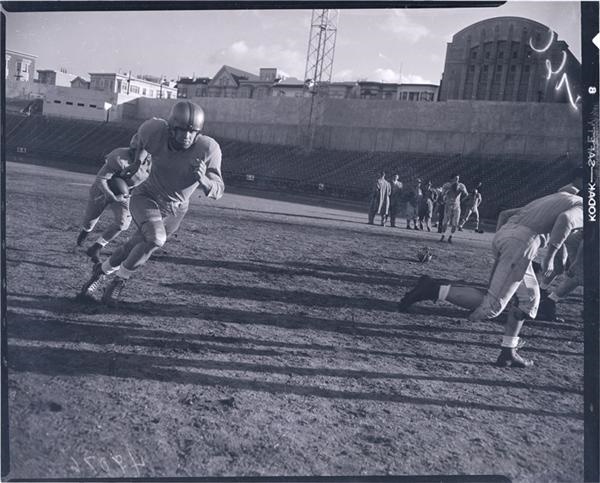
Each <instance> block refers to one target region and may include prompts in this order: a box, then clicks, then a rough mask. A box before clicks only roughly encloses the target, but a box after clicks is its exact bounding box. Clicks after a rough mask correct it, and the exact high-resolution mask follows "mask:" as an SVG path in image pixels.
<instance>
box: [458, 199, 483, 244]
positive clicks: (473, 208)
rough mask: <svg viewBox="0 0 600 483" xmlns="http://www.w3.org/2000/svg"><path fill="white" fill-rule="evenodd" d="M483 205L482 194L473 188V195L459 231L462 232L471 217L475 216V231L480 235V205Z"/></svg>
mask: <svg viewBox="0 0 600 483" xmlns="http://www.w3.org/2000/svg"><path fill="white" fill-rule="evenodd" d="M480 204H481V193H480V192H479V190H478V189H477V188H473V194H472V195H471V196H470V197H469V202H468V205H467V212H466V213H465V217H464V218H463V220H462V222H461V223H460V224H459V225H458V231H462V229H463V226H465V223H467V221H469V218H470V217H471V215H475V231H476V232H477V233H479V205H480Z"/></svg>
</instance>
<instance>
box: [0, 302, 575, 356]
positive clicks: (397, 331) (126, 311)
mask: <svg viewBox="0 0 600 483" xmlns="http://www.w3.org/2000/svg"><path fill="white" fill-rule="evenodd" d="M28 297H30V296H28ZM9 307H15V308H16V307H18V308H21V309H26V308H33V309H38V310H39V309H40V308H44V309H45V310H49V311H53V312H55V313H56V314H58V315H61V316H63V315H65V314H77V315H79V314H81V313H82V311H85V312H86V313H89V314H98V313H108V314H114V315H115V316H116V317H119V318H123V317H127V316H128V315H130V316H145V317H161V318H174V317H182V318H187V319H189V318H192V319H198V320H204V321H217V322H222V323H232V324H240V325H263V326H269V327H276V328H278V329H288V330H289V329H291V330H298V329H299V330H307V329H308V330H316V331H321V332H331V333H335V334H345V335H349V336H352V337H381V338H386V339H388V340H389V339H398V340H409V341H411V342H412V341H423V342H429V343H436V344H442V345H451V346H453V347H459V346H471V347H473V346H474V347H485V348H493V349H494V350H496V349H497V344H495V343H486V342H480V341H474V340H462V339H451V338H448V337H433V336H429V335H422V334H418V333H415V332H414V331H412V330H411V331H404V332H403V331H402V326H401V325H400V326H390V327H389V328H388V329H387V330H378V329H372V328H369V327H368V324H364V325H362V326H361V324H360V323H358V324H357V323H355V322H353V321H349V320H343V319H329V318H327V319H326V318H319V317H311V316H308V315H303V314H297V313H295V314H286V313H272V312H254V311H250V310H240V309H231V308H224V307H208V306H203V305H197V304H163V303H158V302H154V301H150V300H147V301H142V302H138V303H131V302H123V303H121V304H120V305H119V307H118V308H116V309H114V308H108V307H105V306H103V305H100V304H94V305H91V306H90V305H83V304H81V303H78V302H76V301H74V300H73V299H69V298H67V297H58V298H52V297H39V299H37V300H18V301H12V302H10V304H9ZM21 317H24V316H22V315H18V314H16V313H13V314H10V316H9V317H7V319H8V323H9V327H12V326H13V324H18V323H19V322H18V320H19V319H20V318H21ZM15 326H16V325H15ZM527 350H528V351H530V352H537V353H547V354H553V355H562V356H581V352H576V351H566V350H560V349H556V348H555V347H552V348H541V347H528V349H527ZM465 362H467V363H468V362H469V361H468V360H465Z"/></svg>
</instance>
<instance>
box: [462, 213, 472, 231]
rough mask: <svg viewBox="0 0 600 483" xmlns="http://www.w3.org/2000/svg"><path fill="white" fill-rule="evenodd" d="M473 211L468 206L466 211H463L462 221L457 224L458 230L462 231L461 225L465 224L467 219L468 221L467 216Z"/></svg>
mask: <svg viewBox="0 0 600 483" xmlns="http://www.w3.org/2000/svg"><path fill="white" fill-rule="evenodd" d="M472 213H473V209H472V208H469V209H468V210H467V212H466V213H465V217H464V218H463V219H462V221H461V222H460V223H459V224H458V231H462V229H463V226H465V224H466V223H467V221H469V218H470V217H471V214H472Z"/></svg>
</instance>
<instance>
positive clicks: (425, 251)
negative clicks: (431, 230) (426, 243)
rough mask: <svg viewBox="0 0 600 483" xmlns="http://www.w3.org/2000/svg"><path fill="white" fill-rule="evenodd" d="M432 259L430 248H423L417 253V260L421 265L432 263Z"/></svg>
mask: <svg viewBox="0 0 600 483" xmlns="http://www.w3.org/2000/svg"><path fill="white" fill-rule="evenodd" d="M432 257H433V253H431V250H430V249H429V247H423V248H421V249H419V251H418V252H417V260H419V262H421V263H427V262H429V261H431V259H432Z"/></svg>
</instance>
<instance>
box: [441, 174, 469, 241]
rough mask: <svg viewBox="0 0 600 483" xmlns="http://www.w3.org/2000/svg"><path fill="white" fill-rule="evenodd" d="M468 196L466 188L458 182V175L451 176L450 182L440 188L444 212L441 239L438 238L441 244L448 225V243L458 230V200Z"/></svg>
mask: <svg viewBox="0 0 600 483" xmlns="http://www.w3.org/2000/svg"><path fill="white" fill-rule="evenodd" d="M468 194H469V193H468V191H467V188H466V186H465V185H464V184H462V183H461V182H460V176H459V175H458V174H455V175H452V181H448V182H447V183H444V186H442V196H443V197H444V204H445V211H444V221H443V223H442V231H441V233H442V237H441V238H440V241H441V242H443V241H444V238H445V237H446V230H447V229H448V225H450V236H449V237H448V243H452V235H453V234H454V232H455V231H456V229H457V228H458V220H459V219H460V199H461V197H462V196H463V195H464V196H467V195H468Z"/></svg>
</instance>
